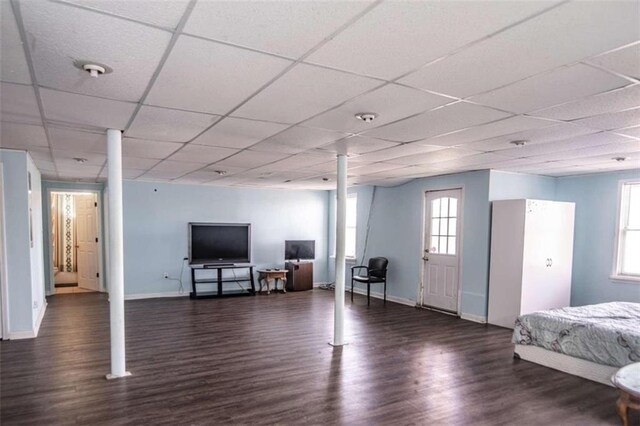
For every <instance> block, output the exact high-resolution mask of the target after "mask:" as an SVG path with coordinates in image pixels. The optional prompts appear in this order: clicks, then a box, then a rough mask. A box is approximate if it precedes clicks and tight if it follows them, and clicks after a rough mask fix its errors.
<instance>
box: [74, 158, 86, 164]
mask: <svg viewBox="0 0 640 426" xmlns="http://www.w3.org/2000/svg"><path fill="white" fill-rule="evenodd" d="M73 159H74V160H75V162H76V163H80V164H82V163H86V162H87V161H89V160H87V159H86V158H81V157H74V158H73Z"/></svg>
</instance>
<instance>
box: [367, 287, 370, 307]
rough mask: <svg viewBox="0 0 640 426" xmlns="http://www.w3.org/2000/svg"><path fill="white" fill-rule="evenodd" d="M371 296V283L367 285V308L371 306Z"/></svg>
mask: <svg viewBox="0 0 640 426" xmlns="http://www.w3.org/2000/svg"><path fill="white" fill-rule="evenodd" d="M370 295H371V283H367V306H369V304H370V301H369V296H370Z"/></svg>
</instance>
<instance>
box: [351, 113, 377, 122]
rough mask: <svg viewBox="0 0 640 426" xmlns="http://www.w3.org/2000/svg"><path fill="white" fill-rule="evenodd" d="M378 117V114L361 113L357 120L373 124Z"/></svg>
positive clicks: (357, 115)
mask: <svg viewBox="0 0 640 426" xmlns="http://www.w3.org/2000/svg"><path fill="white" fill-rule="evenodd" d="M377 116H378V114H376V113H375V112H360V113H358V114H356V118H357V119H358V120H362V121H364V122H365V123H371V122H372V121H373V120H374V119H375V118H376V117H377Z"/></svg>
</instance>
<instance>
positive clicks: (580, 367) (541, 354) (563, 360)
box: [513, 345, 619, 386]
mask: <svg viewBox="0 0 640 426" xmlns="http://www.w3.org/2000/svg"><path fill="white" fill-rule="evenodd" d="M513 352H514V354H517V355H518V356H519V357H520V358H521V359H523V360H525V361H529V362H534V363H536V364H540V365H544V366H545V367H549V368H553V369H554V370H559V371H562V372H564V373H568V374H572V375H574V376H578V377H582V378H584V379H588V380H592V381H594V382H598V383H602V384H603V385H608V386H613V384H612V383H611V376H613V375H614V374H615V373H616V372H617V371H618V369H619V367H612V366H609V365H602V364H596V363H595V362H591V361H587V360H586V359H580V358H574V357H572V356H569V355H565V354H561V353H558V352H553V351H549V350H547V349H544V348H540V347H538V346H531V345H515V348H514V350H513Z"/></svg>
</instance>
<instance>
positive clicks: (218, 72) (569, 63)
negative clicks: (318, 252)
mask: <svg viewBox="0 0 640 426" xmlns="http://www.w3.org/2000/svg"><path fill="white" fill-rule="evenodd" d="M0 6H1V11H0V18H1V23H2V28H1V32H2V34H1V35H2V44H1V49H2V50H1V51H0V55H1V58H0V59H1V61H0V82H1V83H0V104H1V111H0V114H1V116H0V147H3V148H9V149H21V150H27V151H29V152H30V154H31V156H32V158H33V159H34V161H35V163H36V165H37V166H38V168H39V169H40V170H41V172H42V174H43V176H45V177H46V178H51V179H63V180H83V181H96V180H103V179H104V178H105V177H106V167H107V166H106V158H105V151H106V150H105V145H106V137H105V130H106V129H107V128H116V129H121V130H123V132H124V139H123V157H124V158H123V169H124V170H123V173H124V176H125V178H127V179H136V180H152V181H170V182H178V183H191V184H205V185H225V186H258V187H270V188H311V189H325V188H332V187H333V186H334V185H335V183H334V182H332V180H333V179H334V177H335V156H336V154H337V153H344V154H348V155H349V168H348V174H349V182H350V184H358V185H362V184H377V185H384V186H393V185H397V184H401V183H403V182H406V181H408V180H410V179H414V178H418V177H423V176H434V175H438V174H448V173H456V172H463V171H469V170H480V169H496V170H506V171H513V172H523V173H531V174H539V175H545V176H567V175H576V174H584V173H592V172H602V171H612V170H625V169H630V168H639V167H640V19H639V18H638V17H639V16H640V3H639V2H637V1H615V2H609V1H595V2H584V1H575V2H567V1H528V2H505V1H483V2H460V1H422V2H419V1H415V2H398V1H375V2H374V1H358V2H355V1H343V2H321V1H305V2H262V1H245V2H221V1H212V0H197V1H196V0H191V1H189V0H166V1H163V2H161V3H160V2H157V1H151V0H149V1H146V0H139V1H135V2H133V1H125V0H111V1H106V0H73V1H71V0H55V1H37V2H36V1H25V0H0ZM77 60H91V61H95V62H98V63H104V64H107V65H109V66H110V67H111V68H113V72H112V73H110V74H107V75H104V76H101V77H100V78H98V79H92V78H89V77H88V76H87V75H86V74H85V73H84V72H83V71H81V70H79V69H78V68H75V67H74V61H77ZM359 112H374V113H377V114H378V117H377V119H376V120H374V121H373V122H372V123H364V122H362V121H359V120H357V119H356V118H355V114H357V113H359ZM513 140H527V141H528V143H527V144H526V145H525V146H524V147H520V148H518V147H516V146H514V145H513V144H511V143H510V142H511V141H513ZM78 157H80V158H85V159H86V161H85V162H83V163H78V162H76V161H75V160H74V158H78ZM613 157H626V158H627V160H626V161H624V162H617V161H614V160H613V159H612V158H613ZM323 178H329V181H324V180H323Z"/></svg>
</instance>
